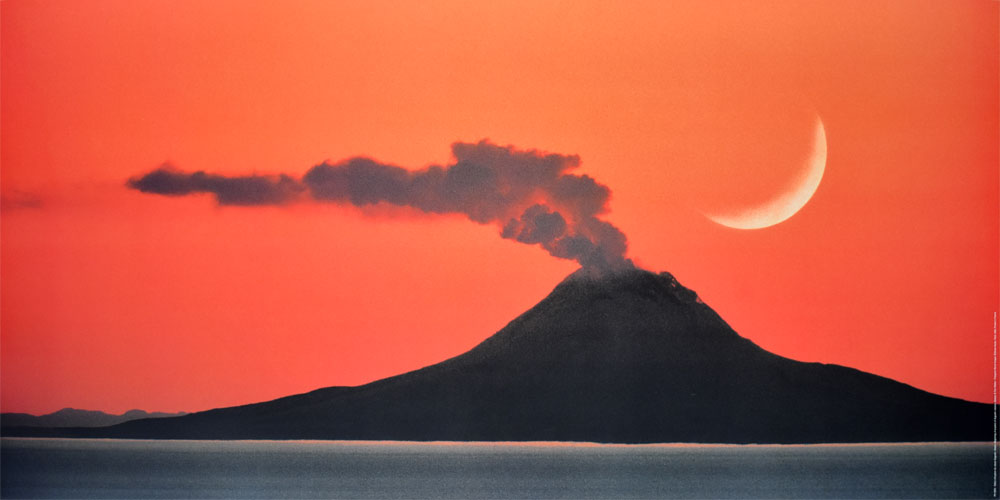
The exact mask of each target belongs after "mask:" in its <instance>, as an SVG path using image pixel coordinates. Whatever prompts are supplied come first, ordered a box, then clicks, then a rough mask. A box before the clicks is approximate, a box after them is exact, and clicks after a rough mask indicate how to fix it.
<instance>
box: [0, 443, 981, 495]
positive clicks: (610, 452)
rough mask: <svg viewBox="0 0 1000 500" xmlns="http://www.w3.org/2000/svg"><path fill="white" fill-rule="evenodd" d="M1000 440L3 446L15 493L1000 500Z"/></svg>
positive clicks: (5, 485)
mask: <svg viewBox="0 0 1000 500" xmlns="http://www.w3.org/2000/svg"><path fill="white" fill-rule="evenodd" d="M995 450H996V447H995V444H994V443H917V444H871V445H854V444H852V445H802V446H798V445H794V446H788V445H781V446H770V445H766V446H765V445H761V446H758V445H749V446H728V445H718V446H716V445H600V444H580V443H573V444H567V443H412V442H355V441H342V442H341V441H145V440H116V439H93V440H88V439H33V438H3V439H2V440H0V497H2V498H5V499H6V498H542V499H544V498H995V497H996V495H997V490H996V488H997V485H996V455H995Z"/></svg>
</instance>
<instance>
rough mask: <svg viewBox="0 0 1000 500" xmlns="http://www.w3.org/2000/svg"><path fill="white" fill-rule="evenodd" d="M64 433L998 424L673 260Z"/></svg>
mask: <svg viewBox="0 0 1000 500" xmlns="http://www.w3.org/2000/svg"><path fill="white" fill-rule="evenodd" d="M806 333H807V332H804V334H806ZM10 432H12V430H9V429H8V430H5V433H10ZM13 432H17V433H21V434H29V433H30V432H28V431H25V430H24V429H20V430H14V431H13ZM38 432H39V431H36V434H38ZM52 434H61V435H75V436H107V437H144V438H213V439H235V438H270V439H374V440H420V441H422V440H456V441H472V440H474V441H536V440H540V441H553V440H554V441H598V442H623V443H646V442H702V443H817V442H888V441H965V440H989V439H991V438H992V407H991V406H989V405H986V404H981V403H971V402H967V401H961V400H957V399H953V398H947V397H943V396H937V395H934V394H930V393H927V392H924V391H921V390H918V389H915V388H913V387H910V386H908V385H905V384H901V383H899V382H895V381H893V380H889V379H886V378H884V377H879V376H876V375H872V374H868V373H864V372H861V371H858V370H854V369H851V368H845V367H841V366H835V365H824V364H820V363H802V362H798V361H793V360H790V359H787V358H783V357H781V356H777V355H775V354H771V353H769V352H767V351H765V350H763V349H761V348H760V347H758V346H757V345H755V344H754V343H753V342H751V341H749V340H747V339H745V338H743V337H740V336H739V335H738V334H737V333H736V332H735V331H733V329H732V328H730V327H729V325H728V324H726V322H725V321H723V320H722V318H720V317H719V315H718V314H716V313H715V311H713V310H712V309H711V308H710V307H708V306H707V305H706V304H704V303H703V302H702V301H701V300H700V299H699V298H698V295H697V294H696V293H695V292H693V291H691V290H689V289H687V288H685V287H684V286H683V285H681V284H680V283H678V282H677V280H676V279H675V278H674V277H673V276H672V275H671V274H669V273H661V274H659V275H657V274H653V273H650V272H647V271H643V270H639V269H625V268H622V269H617V270H614V271H605V272H602V273H597V272H594V271H593V270H592V269H591V270H581V271H578V272H576V273H574V274H572V275H570V276H569V277H567V278H566V279H565V280H563V282H562V283H560V284H559V285H558V286H557V287H556V288H555V289H554V290H553V291H552V293H550V294H549V295H548V296H547V297H546V298H545V299H543V300H542V301H541V302H539V303H538V304H537V305H535V306H534V307H532V308H531V309H529V310H528V311H526V312H525V313H524V314H522V315H520V316H519V317H517V318H516V319H515V320H513V321H512V322H510V324H508V325H507V326H506V327H504V328H503V329H501V330H500V331H499V332H497V333H496V334H494V335H493V336H491V337H490V338H488V339H486V340H485V341H483V342H482V343H481V344H479V345H478V346H476V347H475V348H473V349H472V350H470V351H469V352H467V353H465V354H462V355H460V356H457V357H455V358H452V359H449V360H447V361H444V362H441V363H438V364H436V365H432V366H428V367H426V368H423V369H420V370H416V371H414V372H410V373H405V374H402V375H398V376H395V377H390V378H387V379H383V380H379V381H376V382H372V383H370V384H366V385H363V386H359V387H332V388H327V389H321V390H318V391H313V392H311V393H307V394H301V395H297V396H289V397H286V398H281V399H278V400H275V401H270V402H266V403H258V404H254V405H247V406H240V407H234V408H223V409H218V410H212V411H208V412H202V413H197V414H192V415H189V416H186V417H180V418H171V419H164V420H155V421H154V420H143V421H134V422H127V423H125V424H122V425H118V426H114V427H110V428H106V429H98V430H86V429H76V430H71V431H58V430H57V431H52V430H50V431H49V435H52Z"/></svg>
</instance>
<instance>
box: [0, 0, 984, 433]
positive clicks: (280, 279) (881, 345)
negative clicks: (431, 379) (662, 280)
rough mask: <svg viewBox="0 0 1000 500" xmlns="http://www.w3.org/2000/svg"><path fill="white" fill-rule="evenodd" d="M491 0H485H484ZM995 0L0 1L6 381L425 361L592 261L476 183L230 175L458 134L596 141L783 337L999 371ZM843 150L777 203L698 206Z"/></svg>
mask: <svg viewBox="0 0 1000 500" xmlns="http://www.w3.org/2000/svg"><path fill="white" fill-rule="evenodd" d="M494 4H495V5H494ZM998 19H1000V16H998V3H997V2H995V1H989V0H961V1H947V2H946V1H941V0H930V1H919V0H898V1H884V2H870V1H867V0H866V1H856V2H852V1H843V0H837V1H824V2H800V1H787V2H786V1H773V2H766V1H755V2H706V1H690V2H664V1H658V0H657V1H652V2H645V3H644V2H629V3H627V4H625V5H624V6H623V5H621V4H617V3H612V2H606V3H589V2H556V1H545V2H536V1H526V2H465V1H454V2H449V1H434V2H390V1H384V2H369V1H364V2H360V1H359V2H346V1H345V2H305V1H301V2H279V1H267V2H264V1H261V2H256V1H255V2H249V1H244V0H238V1H230V2H227V1H222V0H213V1H210V2H202V1H193V0H192V1H188V0H170V1H158V0H144V1H141V2H135V1H132V0H114V1H40V2H35V1H26V0H3V1H2V2H0V22H2V26H0V29H2V31H0V36H2V40H0V56H2V58H0V75H2V86H0V105H2V120H0V126H2V144H0V146H2V149H0V154H2V169H0V191H2V194H3V207H2V220H0V223H2V225H0V228H2V239H0V242H2V248H0V251H2V253H0V256H2V262H0V267H2V269H0V271H2V273H0V280H2V290H0V293H2V294H0V341H2V342H0V379H2V382H0V383H2V387H0V388H2V398H0V405H2V409H3V411H5V412H7V411H24V412H33V413H45V412H51V411H54V410H57V409H59V408H62V407H66V406H72V407H77V408H87V409H98V410H105V411H109V412H122V411H124V410H128V409H131V408H142V409H146V410H163V411H178V410H184V411H196V410H203V409H208V408H213V407H219V406H227V405H235V404H242V403H250V402H255V401H261V400H266V399H271V398H275V397H279V396H284V395H289V394H293V393H299V392H304V391H308V390H312V389H316V388H319V387H325V386H331V385H354V384H360V383H364V382H368V381H371V380H375V379H378V378H382V377H385V376H389V375H393V374H397V373H400V372H403V371H407V370H412V369H415V368H419V367H422V366H425V365H428V364H431V363H434V362H438V361H441V360H443V359H445V358H448V357H451V356H454V355H457V354H460V353H462V352H464V351H465V350H467V349H469V348H471V347H472V346H474V345H476V344H477V343H479V342H480V341H482V340H483V339H485V338H486V337H488V336H489V335H491V334H492V333H494V332H495V331H497V330H498V329H500V328H501V327H503V326H504V325H505V324H506V323H507V322H508V321H510V320H512V319H513V318H514V317H516V316H517V315H518V314H520V313H521V312H523V311H524V310H526V309H527V308H529V307H530V306H532V305H533V304H535V303H536V302H537V301H538V300H540V299H541V298H542V297H544V296H545V295H546V294H547V293H548V292H549V291H550V290H551V289H552V288H553V287H554V286H555V285H556V284H557V283H558V282H559V281H560V280H561V279H562V278H563V277H564V276H565V275H567V274H568V273H570V272H572V271H573V270H574V269H575V267H576V266H575V264H574V263H573V262H571V261H566V260H559V259H556V258H553V257H551V256H549V255H548V254H547V253H546V252H545V251H544V250H542V249H540V248H538V247H536V246H528V245H523V244H519V243H516V242H513V241H511V240H504V239H501V238H500V237H499V236H498V231H497V229H496V228H495V227H493V226H482V225H477V224H474V223H472V222H470V221H468V220H467V219H465V218H464V217H463V216H460V215H451V216H430V215H421V214H419V213H415V212H407V211H402V210H390V209H384V208H377V209H368V210H361V209H358V208H350V207H341V206H336V205H319V204H294V205H291V206H287V207H219V206H217V205H216V203H215V202H214V200H213V199H212V198H211V196H209V195H201V196H193V197H182V198H167V197H161V196H155V195H150V194H143V193H139V192H137V191H134V190H129V189H127V188H126V187H125V182H126V180H127V179H129V178H130V177H133V176H136V175H141V174H143V173H145V172H148V171H150V170H152V169H154V168H157V167H158V166H160V165H161V164H163V163H165V162H169V163H170V164H172V165H174V166H176V167H177V168H179V169H183V170H186V171H195V170H205V171H208V172H214V173H219V174H225V175H245V174H252V173H259V174H278V173H286V174H289V175H292V176H295V177H298V176H300V175H302V174H303V173H305V172H306V171H307V170H308V169H309V168H310V167H312V166H314V165H316V164H319V163H321V162H323V161H324V160H330V161H338V160H341V159H344V158H347V157H351V156H357V155H363V156H369V157H372V158H375V159H378V160H379V161H384V162H387V163H392V164H395V165H400V166H404V167H407V168H410V169H419V168H422V167H424V166H427V165H429V164H444V163H447V162H449V161H450V160H451V158H450V145H451V144H452V143H453V142H455V141H466V142H474V141H478V140H480V139H484V138H489V139H490V140H492V141H493V142H495V143H497V144H510V145H514V146H515V147H518V148H521V149H539V150H542V151H548V152H553V153H561V154H577V155H579V156H580V157H581V159H582V165H581V167H580V168H579V169H578V172H579V173H585V174H587V175H590V176H592V177H594V178H595V179H597V180H598V181H599V182H601V183H603V184H605V185H607V186H609V187H610V188H611V190H612V199H611V201H610V212H609V213H607V214H606V215H605V216H604V218H605V219H607V220H609V221H611V222H613V223H614V224H615V225H617V226H618V227H620V228H621V229H622V230H623V231H624V232H625V234H626V235H627V236H628V238H629V243H630V247H629V253H628V255H629V256H630V257H631V258H632V259H634V260H635V262H637V263H638V264H639V265H641V266H643V267H645V268H648V269H651V270H656V271H661V270H668V271H670V272H672V273H674V274H675V275H676V276H677V277H678V279H679V280H680V281H681V282H682V283H684V284H685V285H686V286H688V287H690V288H692V289H694V290H696V291H697V292H699V294H700V295H701V296H702V298H703V299H704V300H705V301H706V302H707V303H708V304H709V305H711V306H712V307H713V308H715V309H716V310H717V311H718V312H719V313H720V314H721V315H722V317H723V318H725V319H726V320H727V321H728V322H729V323H730V324H731V325H732V326H733V327H734V328H735V329H736V330H737V331H738V332H739V333H740V334H741V335H743V336H745V337H748V338H750V339H752V340H753V341H754V342H756V343H757V344H759V345H760V346H762V347H764V348H765V349H768V350H770V351H772V352H775V353H778V354H781V355H784V356H787V357H790V358H793V359H798V360H803V361H820V362H825V363H836V364H842V365H847V366H851V367H855V368H858V369H861V370H865V371H870V372H873V373H876V374H879V375H883V376H887V377H891V378H894V379H897V380H900V381H902V382H905V383H908V384H911V385H914V386H916V387H918V388H921V389H925V390H929V391H932V392H936V393H941V394H946V395H950V396H955V397H961V398H965V399H971V400H976V401H992V400H993V360H994V357H993V342H994V335H995V334H994V330H995V326H994V324H995V323H994V322H995V317H996V316H995V315H996V311H997V308H998V301H1000V300H998V280H1000V278H998V277H1000V269H998V261H1000V257H998V255H1000V249H998V240H1000V230H998V225H1000V223H998V217H1000V216H998V206H1000V201H998V172H1000V168H998V165H1000V153H998V147H1000V146H998V143H1000V142H998V139H1000V125H998V121H1000V118H998V117H1000V104H998V88H1000V78H998V64H1000V63H998V61H1000V53H998V46H1000V43H998V41H1000V36H998ZM816 116H819V117H820V119H821V120H822V121H823V123H824V126H825V128H826V133H827V141H828V148H829V154H828V161H827V167H826V173H825V175H824V177H823V180H822V182H821V184H820V186H819V188H818V190H817V192H816V194H815V196H814V197H813V198H812V200H811V201H810V202H809V203H808V204H806V206H805V207H804V208H803V209H802V210H801V211H800V212H799V213H797V214H796V215H795V216H793V217H792V218H791V219H789V220H787V221H786V222H784V223H781V224H779V225H776V226H773V227H770V228H765V229H760V230H754V231H742V230H736V229H730V228H726V227H722V226H719V225H717V224H714V223H712V222H711V221H709V220H708V219H707V218H706V217H704V216H703V215H702V213H714V212H726V211H733V210H738V209H739V208H741V207H747V206H752V205H753V204H754V203H758V202H759V201H760V200H763V199H767V198H768V197H772V196H775V195H776V194H777V193H780V192H781V191H782V190H783V189H787V184H788V182H789V181H788V179H790V178H792V177H793V176H794V174H795V172H796V170H797V169H800V168H801V167H802V161H803V158H804V155H805V154H806V153H805V152H807V151H808V148H809V146H810V140H811V137H812V134H813V129H812V126H813V123H814V120H815V118H816Z"/></svg>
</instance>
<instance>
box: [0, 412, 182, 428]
mask: <svg viewBox="0 0 1000 500" xmlns="http://www.w3.org/2000/svg"><path fill="white" fill-rule="evenodd" d="M182 415H186V413H183V412H181V413H163V412H158V411H157V412H152V413H149V412H146V411H143V410H129V411H127V412H125V413H123V414H121V415H111V414H108V413H104V412H103V411H93V410H77V409H76V408H63V409H61V410H59V411H56V412H53V413H49V414H46V415H38V416H36V415H30V414H28V413H3V414H0V425H2V426H4V427H106V426H109V425H115V424H120V423H122V422H128V421H129V420H138V419H141V418H166V417H178V416H182Z"/></svg>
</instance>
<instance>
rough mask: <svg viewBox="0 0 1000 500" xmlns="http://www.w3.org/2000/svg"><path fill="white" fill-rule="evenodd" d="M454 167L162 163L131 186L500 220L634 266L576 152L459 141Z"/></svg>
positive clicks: (232, 200)
mask: <svg viewBox="0 0 1000 500" xmlns="http://www.w3.org/2000/svg"><path fill="white" fill-rule="evenodd" d="M451 150H452V155H453V156H454V160H455V161H454V163H451V164H449V165H445V166H438V165H432V166H430V167H427V168H424V169H422V170H417V171H410V170H406V169H404V168H400V167H397V166H394V165H387V164H384V163H379V162H377V161H375V160H372V159H370V158H360V157H359V158H351V159H348V160H344V161H341V162H339V163H334V164H330V163H326V162H324V163H322V164H320V165H316V166H315V167H313V168H311V169H309V171H308V172H306V174H305V175H304V176H303V177H302V179H301V180H296V179H294V178H292V177H289V176H287V175H278V176H263V175H251V176H239V177H225V176H221V175H214V174H207V173H205V172H194V173H185V172H179V171H176V170H173V169H171V168H168V167H161V168H159V169H157V170H154V171H152V172H150V173H148V174H146V175H143V176H141V177H136V178H132V179H130V180H129V181H128V186H129V187H131V188H133V189H137V190H139V191H142V192H144V193H155V194H161V195H168V196H183V195H188V194H196V193H212V194H214V195H215V197H216V200H217V201H218V203H219V204H221V205H282V204H287V203H291V202H295V201H315V202H330V203H344V204H348V203H349V204H351V205H355V206H358V207H364V206H369V205H376V204H379V203H388V204H391V205H397V206H404V207H412V208H415V209H417V210H421V211H423V212H426V213H433V214H454V213H458V214H465V215H466V216H467V217H468V218H469V219H471V220H472V221H474V222H477V223H480V224H495V225H497V226H499V227H500V228H501V233H500V234H501V236H502V237H504V238H508V239H513V240H516V241H519V242H522V243H527V244H533V245H540V246H541V247H542V248H544V249H546V250H547V251H548V252H549V253H550V254H552V255H554V256H556V257H560V258H564V259H573V260H576V261H578V262H579V263H580V264H581V265H582V266H583V267H585V268H590V269H595V270H607V269H617V268H626V267H632V263H631V261H629V260H628V259H626V258H625V252H626V250H627V243H626V239H625V235H624V234H623V233H622V232H621V231H620V230H618V228H616V227H615V226H614V225H612V224H610V223H608V222H606V221H603V220H600V219H598V216H599V215H601V214H603V213H605V212H606V211H607V204H608V200H609V198H610V196H611V191H610V190H609V189H608V188H607V187H606V186H604V185H601V184H599V183H597V182H596V181H595V180H594V179H593V178H591V177H589V176H587V175H576V174H572V173H567V171H569V170H571V169H573V168H576V167H578V166H579V165H580V158H579V157H578V156H576V155H570V156H567V155H559V154H543V153H539V152H537V151H533V150H532V151H520V150H517V149H514V148H513V147H511V146H498V145H495V144H492V143H490V142H488V141H480V142H478V143H475V144H472V143H461V142H459V143H455V144H453V145H452V147H451Z"/></svg>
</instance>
